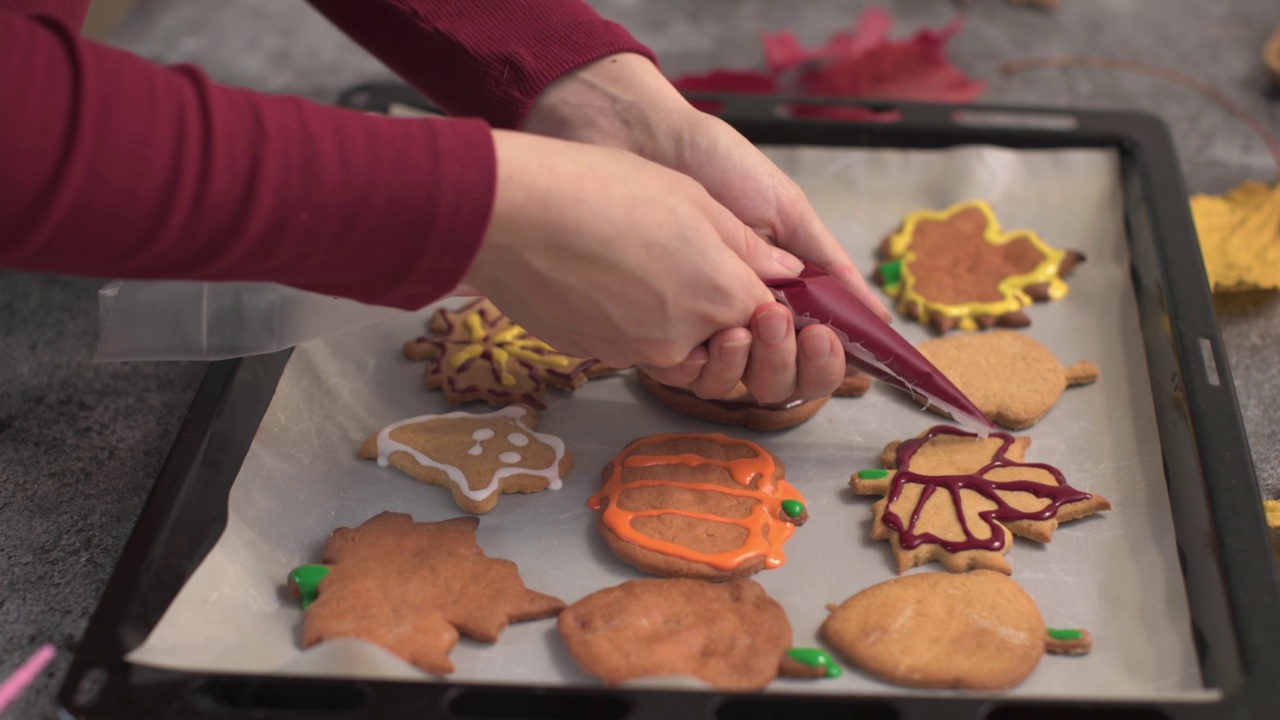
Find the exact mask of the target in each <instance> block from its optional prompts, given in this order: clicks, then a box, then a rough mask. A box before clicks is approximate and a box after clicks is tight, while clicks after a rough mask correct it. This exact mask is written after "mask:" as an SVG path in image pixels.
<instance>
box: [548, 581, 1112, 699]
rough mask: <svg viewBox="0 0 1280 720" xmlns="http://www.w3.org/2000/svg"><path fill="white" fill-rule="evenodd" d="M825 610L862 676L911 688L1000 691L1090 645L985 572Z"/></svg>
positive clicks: (830, 637)
mask: <svg viewBox="0 0 1280 720" xmlns="http://www.w3.org/2000/svg"><path fill="white" fill-rule="evenodd" d="M827 609H828V610H830V611H831V614H830V615H828V616H827V619H826V620H825V621H824V622H823V623H822V627H821V628H820V629H819V631H818V633H819V634H820V635H821V636H822V639H823V640H824V641H826V642H827V643H828V644H829V645H830V646H831V647H833V648H835V650H836V652H837V653H839V654H840V655H841V656H842V657H844V658H845V659H846V660H848V661H849V662H850V663H852V664H853V665H856V666H857V667H859V668H861V669H862V670H864V671H866V672H868V673H870V674H872V675H875V676H876V677H878V678H880V679H882V680H887V681H889V682H892V683H897V684H899V685H907V686H910V687H924V688H964V689H966V690H1004V689H1007V688H1011V687H1013V686H1014V685H1017V684H1018V683H1020V682H1022V681H1023V680H1025V679H1026V678H1027V676H1028V675H1030V674H1031V671H1032V670H1035V668H1036V665H1038V664H1039V663H1040V658H1041V657H1042V656H1043V655H1044V654H1045V653H1046V652H1050V653H1059V654H1068V655H1083V654H1084V653H1087V652H1089V649H1090V647H1091V646H1092V639H1091V638H1090V636H1089V633H1088V632H1087V631H1084V630H1074V629H1071V630H1058V629H1053V628H1046V627H1045V626H1044V620H1043V619H1041V617H1040V609H1039V608H1037V607H1036V603H1035V601H1034V600H1032V599H1031V596H1030V595H1028V594H1027V592H1026V591H1025V590H1023V589H1022V587H1021V586H1019V585H1018V584H1017V583H1015V582H1014V581H1013V580H1010V579H1009V578H1007V577H1005V576H1004V575H1001V574H1000V573H996V572H991V571H989V570H974V571H973V572H968V573H962V574H959V575H953V574H951V573H920V574H917V575H908V576H906V577H900V578H896V579H893V580H889V581H888V582H882V583H879V584H878V585H872V586H871V587H869V588H867V589H865V590H863V591H861V592H859V593H857V594H856V595H854V596H852V597H850V598H849V599H848V600H845V601H844V602H843V603H841V604H840V606H839V607H836V606H835V605H828V606H827ZM560 617H561V618H562V620H561V622H563V618H564V616H563V615H561V616H560Z"/></svg>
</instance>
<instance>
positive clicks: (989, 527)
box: [849, 425, 1111, 575]
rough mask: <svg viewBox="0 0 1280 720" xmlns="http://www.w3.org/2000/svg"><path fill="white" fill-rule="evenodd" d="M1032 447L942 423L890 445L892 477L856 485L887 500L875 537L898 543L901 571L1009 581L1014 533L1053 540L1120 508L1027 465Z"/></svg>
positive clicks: (863, 476) (859, 477)
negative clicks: (996, 575)
mask: <svg viewBox="0 0 1280 720" xmlns="http://www.w3.org/2000/svg"><path fill="white" fill-rule="evenodd" d="M1030 445H1031V439H1030V438H1026V437H1019V438H1015V437H1013V436H1012V435H1009V434H1007V433H1000V432H996V433H991V435H990V437H987V438H985V439H980V438H978V436H977V435H974V434H973V433H968V432H965V431H963V430H959V429H957V428H953V427H949V426H944V425H939V426H937V427H933V428H930V429H929V430H926V431H925V432H924V433H921V435H920V436H919V437H917V438H914V439H912V440H907V441H906V442H901V443H899V442H892V443H889V444H888V445H887V446H886V447H885V449H884V453H883V454H882V455H881V457H880V460H881V462H882V463H883V464H884V466H885V468H887V470H863V471H861V472H858V473H857V474H855V475H854V476H853V478H852V479H851V480H850V482H849V484H850V485H851V486H853V489H854V491H855V492H857V493H858V494H859V495H884V496H885V497H884V498H883V499H882V500H879V501H878V502H876V503H875V504H874V505H872V506H871V513H872V516H873V522H872V525H871V537H873V538H875V539H876V540H889V541H890V543H891V544H892V546H893V556H894V559H895V560H896V561H897V565H898V572H899V573H903V572H906V571H907V570H909V569H911V568H913V567H915V566H917V565H923V564H925V563H927V562H931V561H933V560H937V561H939V562H941V563H942V566H943V567H945V568H946V569H948V570H950V571H952V572H965V571H966V570H975V569H980V568H985V569H988V570H998V571H1000V572H1002V573H1005V574H1006V575H1007V574H1009V573H1010V572H1012V570H1011V569H1010V567H1009V563H1008V562H1006V561H1005V559H1004V557H1003V555H1004V554H1005V553H1007V552H1009V545H1010V543H1011V541H1012V539H1013V538H1012V534H1016V535H1021V536H1022V537H1025V538H1029V539H1031V540H1036V541H1038V542H1049V540H1050V537H1051V536H1052V534H1053V531H1054V529H1056V528H1057V527H1058V523H1062V522H1067V521H1068V520H1075V519H1077V518H1082V517H1085V516H1087V515H1092V514H1093V513H1095V512H1098V511H1099V510H1110V509H1111V503H1110V502H1108V501H1107V499H1106V498H1104V497H1102V496H1101V495H1091V494H1089V493H1086V492H1082V491H1080V490H1077V489H1075V488H1073V487H1071V486H1070V485H1068V484H1067V481H1066V479H1065V478H1064V477H1063V476H1062V473H1061V472H1059V471H1058V470H1057V468H1054V467H1051V466H1049V465H1042V464H1036V463H1024V462H1022V459H1023V454H1024V453H1025V452H1026V449H1027V448H1028V447H1030ZM1011 533H1012V534H1011Z"/></svg>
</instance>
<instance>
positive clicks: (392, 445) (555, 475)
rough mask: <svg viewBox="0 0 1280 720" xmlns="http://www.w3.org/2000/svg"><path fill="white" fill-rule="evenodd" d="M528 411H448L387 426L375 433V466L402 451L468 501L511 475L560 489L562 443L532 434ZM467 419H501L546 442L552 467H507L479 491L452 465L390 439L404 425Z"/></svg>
mask: <svg viewBox="0 0 1280 720" xmlns="http://www.w3.org/2000/svg"><path fill="white" fill-rule="evenodd" d="M528 413H529V411H528V410H527V409H525V408H523V407H520V406H518V405H509V406H507V407H504V408H501V409H499V410H495V411H493V412H490V413H482V414H472V413H468V412H451V413H446V414H444V415H419V416H418V417H413V418H409V419H408V420H401V421H400V422H398V423H394V424H392V425H388V426H386V427H385V428H383V429H382V430H381V431H380V432H379V433H378V465H380V466H381V467H386V466H387V465H389V464H390V461H389V459H388V458H390V457H391V453H393V452H405V453H409V455H411V456H413V459H414V460H417V461H418V464H419V465H425V466H426V467H432V468H435V469H437V470H441V471H443V472H444V473H445V474H446V475H448V476H449V479H450V480H452V481H453V484H454V485H457V486H458V491H459V492H461V493H462V494H463V495H465V496H467V497H468V498H470V499H471V500H474V501H477V502H479V501H481V500H484V499H485V498H487V497H489V496H490V495H492V494H493V493H494V492H495V491H497V489H498V481H500V480H502V478H504V477H508V476H510V475H539V476H541V477H544V478H546V479H547V487H548V488H550V489H551V490H559V489H560V486H561V484H562V483H561V480H560V461H561V460H563V459H564V442H563V441H562V440H561V439H560V438H558V437H556V436H555V435H547V434H546V433H540V432H534V431H533V430H531V429H530V428H529V427H528V426H527V425H525V424H524V422H523V420H524V416H525V415H527V414H528ZM455 418H457V419H468V420H488V419H490V418H502V419H507V420H510V421H511V422H512V423H514V424H515V425H516V426H517V427H519V428H520V431H521V432H523V433H525V434H526V435H528V436H530V437H533V438H534V439H536V440H539V441H541V442H544V443H546V444H547V445H549V446H551V449H552V450H554V451H555V457H554V458H553V459H552V460H551V464H550V465H548V466H547V467H545V468H542V469H541V470H538V469H535V468H526V467H517V466H508V467H501V468H498V469H497V470H496V471H495V472H494V473H493V477H492V478H490V479H489V483H488V484H487V485H485V486H484V487H483V488H481V489H479V490H473V489H472V488H471V486H470V485H469V484H468V483H467V475H466V473H464V472H462V469H461V468H459V467H456V466H454V465H448V464H446V463H442V462H438V461H436V460H433V459H431V458H429V457H427V456H426V455H425V454H424V453H422V452H421V451H419V450H416V449H414V448H411V447H409V446H408V445H405V444H404V443H402V442H399V441H396V440H392V439H391V433H392V432H393V431H395V430H396V429H398V428H402V427H404V426H405V425H412V424H414V423H420V422H426V421H428V420H452V419H455Z"/></svg>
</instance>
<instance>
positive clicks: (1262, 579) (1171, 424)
mask: <svg viewBox="0 0 1280 720" xmlns="http://www.w3.org/2000/svg"><path fill="white" fill-rule="evenodd" d="M690 98H691V99H694V100H697V101H702V102H710V103H715V104H717V105H718V109H717V112H716V114H718V115H719V116H720V117H721V118H722V119H725V120H726V121H728V122H729V123H730V124H732V125H734V126H735V127H736V128H738V129H739V130H740V131H742V132H743V133H744V135H746V136H747V137H748V138H750V139H752V141H753V142H758V143H761V144H770V143H771V140H770V138H779V137H782V138H796V137H803V138H805V141H804V142H796V141H794V140H793V141H791V142H790V143H788V144H805V145H841V146H855V147H856V146H863V147H867V146H878V147H903V148H912V149H917V148H920V149H924V148H945V147H950V146H955V145H972V144H988V145H995V146H1002V147H1010V148H1016V149H1032V148H1039V149H1052V148H1068V147H1075V148H1079V147H1114V148H1116V149H1117V150H1119V153H1120V156H1121V158H1122V173H1123V174H1124V183H1123V184H1124V186H1125V195H1126V197H1125V216H1126V224H1127V226H1128V227H1127V228H1126V230H1127V232H1126V235H1127V236H1128V240H1129V244H1130V247H1131V250H1132V251H1133V256H1134V257H1133V260H1132V266H1131V270H1132V280H1133V289H1134V292H1135V293H1136V294H1137V296H1138V303H1139V313H1140V321H1141V325H1142V329H1143V342H1144V347H1145V349H1146V355H1147V361H1148V375H1149V377H1150V380H1151V383H1152V394H1153V400H1154V401H1155V403H1156V406H1157V407H1156V416H1157V425H1158V429H1159V434H1160V438H1161V449H1162V454H1163V455H1164V456H1165V458H1164V459H1165V474H1166V481H1167V482H1168V483H1169V493H1170V502H1171V508H1172V510H1173V512H1174V524H1175V534H1176V536H1177V538H1178V545H1179V547H1178V556H1179V560H1180V561H1181V564H1182V569H1183V573H1184V580H1185V581H1186V582H1184V585H1185V586H1186V590H1187V594H1188V603H1189V605H1190V610H1191V616H1192V620H1193V634H1194V635H1195V639H1196V644H1197V649H1198V651H1199V656H1200V657H1199V660H1200V666H1201V671H1202V677H1203V679H1204V680H1205V685H1206V689H1208V690H1218V691H1219V692H1220V693H1221V694H1220V697H1219V699H1218V700H1217V701H1206V700H1200V699H1187V700H1177V701H1156V702H1141V701H1137V702H1135V701H1112V700H1098V699H1090V698H1084V699H1081V700H1079V701H1066V700H1056V699H1055V700H1044V701H1037V700H1034V699H1026V698H1009V699H1003V698H1001V697H999V696H991V697H987V696H972V697H969V696H965V697H955V696H941V695H936V696H934V695H918V696H911V695H908V696H899V695H868V696H843V695H841V696H821V695H808V694H805V695H793V696H791V695H786V694H781V693H770V694H768V695H747V696H735V695H733V694H726V693H715V692H709V691H708V692H686V691H666V690H639V689H626V690H617V689H580V688H571V689H569V688H538V687H536V686H519V685H483V684H472V683H467V684H458V683H450V682H448V681H444V682H438V683H398V682H387V681H351V680H347V679H336V678H335V679H309V678H279V677H265V676H253V675H233V674H208V673H188V672H178V671H170V670H161V669H157V668H149V667H144V666H136V665H130V664H129V663H127V662H126V661H125V660H124V655H125V653H127V651H128V650H130V649H132V647H136V646H137V644H139V643H140V642H142V640H143V639H145V637H146V633H147V632H149V631H150V629H151V628H152V627H154V625H155V623H156V622H158V620H159V618H160V615H161V614H162V613H163V611H164V609H165V608H166V607H167V606H168V603H169V602H170V601H171V600H172V598H173V597H174V596H175V595H176V593H177V592H178V590H179V589H180V588H181V587H182V584H183V583H185V581H186V579H187V578H188V577H189V576H190V574H191V573H192V572H194V570H195V568H196V567H197V566H198V565H199V563H200V562H201V561H202V560H203V558H204V556H205V555H206V554H207V553H208V551H209V550H210V549H211V548H212V546H213V544H214V543H215V542H216V541H217V538H218V537H219V536H220V534H221V531H222V529H223V527H224V526H225V522H226V507H225V505H226V503H225V500H226V493H227V491H229V489H230V486H231V483H232V482H234V479H235V476H236V475H237V473H238V471H239V467H240V464H241V462H242V461H243V459H244V454H245V452H247V450H248V447H249V443H250V442H251V441H252V435H253V431H254V430H256V427H257V424H258V422H259V421H260V420H261V418H262V416H263V414H264V413H265V411H266V409H267V405H268V404H269V403H270V400H271V398H272V396H273V395H274V391H275V386H276V383H277V382H278V380H279V378H280V375H281V374H282V373H283V371H284V367H285V364H286V363H287V360H288V357H289V355H290V352H291V351H289V350H284V351H280V352H277V353H272V354H269V355H261V356H254V357H248V358H239V359H234V360H226V361H219V362H215V363H212V364H211V365H210V367H209V370H208V372H207V374H206V376H205V379H204V381H203V382H202V384H201V386H200V389H199V390H198V391H197V394H196V396H195V398H194V400H193V401H192V404H191V407H190V409H189V411H188V413H187V416H186V417H185V419H184V421H183V424H182V427H181V429H180V430H179V433H178V436H177V438H176V439H175V441H174V443H173V445H172V447H171V449H170V452H169V455H168V457H167V458H166V460H165V463H164V466H163V467H162V468H161V471H160V473H159V475H158V477H157V479H156V483H155V486H154V487H153V489H152V491H151V494H150V496H149V497H148V500H147V502H146V504H145V505H144V507H143V510H142V513H141V514H140V516H139V520H138V522H137V524H136V526H135V528H134V531H133V533H132V534H131V536H130V538H129V541H128V542H127V544H126V546H125V549H124V551H123V553H122V556H121V559H120V561H119V562H118V563H117V566H116V569H115V571H114V572H113V574H112V576H111V579H110V581H109V582H108V585H107V588H106V590H105V592H104V593H103V596H102V599H101V600H100V602H99V605H98V608H97V609H96V610H95V612H94V614H93V616H92V618H91V620H90V623H89V625H88V627H87V629H86V631H85V634H84V637H83V640H82V643H81V647H80V650H79V652H77V653H76V656H75V658H74V660H73V662H72V665H71V668H70V670H69V671H68V673H67V676H66V678H65V680H64V683H63V686H62V688H61V690H60V692H59V695H58V698H59V702H60V704H61V705H62V708H63V709H62V710H61V712H62V714H63V715H64V716H66V717H102V718H108V717H111V718H114V717H133V716H136V714H137V713H139V712H143V713H144V714H145V716H147V717H161V716H170V715H181V716H182V717H215V716H222V715H224V714H225V713H226V711H227V709H229V708H242V709H246V710H248V709H257V710H268V709H270V708H277V709H279V710H280V711H282V714H280V716H281V717H284V716H288V715H295V714H298V713H301V714H303V715H305V714H306V713H308V712H316V711H319V710H322V709H327V708H330V707H331V706H333V707H335V708H341V707H346V706H345V705H344V704H343V703H344V702H354V700H355V699H356V698H357V696H358V700H359V702H358V703H354V704H353V705H351V710H352V711H353V712H355V713H357V714H362V715H363V714H366V713H368V714H375V715H376V716H378V717H383V716H387V717H392V716H405V717H407V716H409V715H410V714H412V715H413V716H415V717H420V716H422V715H424V714H426V713H430V716H438V717H459V716H469V715H465V714H464V715H458V714H455V712H454V711H453V710H458V711H465V709H466V708H465V707H463V706H466V705H467V703H472V704H475V703H479V705H477V707H481V708H489V709H490V710H492V709H494V708H497V709H498V710H500V711H501V710H503V709H504V708H505V709H506V710H507V711H510V712H517V713H525V714H528V713H532V712H535V711H536V709H537V707H536V706H537V703H538V702H543V703H551V704H552V705H551V706H554V708H555V709H556V710H557V711H563V710H567V709H571V707H570V706H576V707H579V708H586V709H590V710H591V711H592V714H582V715H580V716H581V717H605V716H616V717H631V718H640V717H654V718H658V717H662V716H671V715H673V714H674V715H678V716H683V715H685V714H697V715H701V716H711V715H719V716H729V717H757V716H759V717H764V716H765V715H761V714H759V713H761V712H764V711H765V710H766V709H767V708H769V707H773V708H777V709H779V710H782V711H787V712H792V711H795V710H801V709H803V710H804V711H805V712H806V713H807V714H810V715H815V716H817V717H825V716H826V714H830V713H831V712H833V711H838V712H840V713H849V712H856V713H857V715H858V716H859V717H861V716H863V715H865V716H867V717H888V718H892V717H904V718H905V717H933V716H944V715H945V716H947V717H992V718H1005V717H1010V718H1012V717H1023V716H1031V715H1035V714H1040V713H1046V712H1048V713H1055V714H1054V717H1058V715H1057V713H1066V715H1064V716H1069V717H1074V716H1075V714H1077V713H1078V714H1083V713H1084V712H1096V711H1099V710H1113V711H1115V712H1117V713H1122V714H1125V715H1124V716H1125V717H1128V716H1129V715H1128V714H1132V715H1133V716H1134V717H1169V718H1184V717H1185V718H1200V717H1206V718H1207V717H1215V718H1216V717H1240V718H1249V717H1258V718H1262V717H1274V716H1280V684H1277V683H1275V682H1274V678H1277V677H1280V613H1277V609H1280V583H1278V582H1277V573H1276V570H1275V566H1274V564H1273V561H1272V557H1271V553H1270V548H1269V543H1268V538H1267V533H1266V526H1265V521H1264V517H1263V513H1262V506H1261V502H1260V497H1259V496H1258V490H1257V484H1256V479H1255V476H1254V471H1253V463H1252V456H1251V454H1250V452H1249V447H1248V442H1247V438H1246V436H1245V433H1244V423H1243V419H1242V417H1241V415H1240V409H1239V404H1238V402H1237V399H1236V394H1235V389H1234V383H1233V382H1232V379H1231V374H1230V366H1229V364H1228V362H1227V359H1226V353H1225V350H1224V346H1223V343H1222V339H1221V336H1220V334H1219V331H1218V327H1217V321H1216V318H1215V316H1214V314H1213V306H1212V300H1211V296H1210V293H1209V289H1208V285H1207V282H1206V280H1205V273H1204V265H1203V261H1202V259H1201V256H1200V253H1199V245H1198V242H1197V240H1196V235H1195V231H1194V225H1193V223H1192V220H1191V215H1190V209H1189V206H1188V204H1187V203H1186V198H1187V193H1186V188H1185V186H1184V184H1183V181H1182V177H1181V173H1180V170H1179V167H1178V163H1177V157H1176V153H1175V151H1174V147H1173V142H1172V138H1171V137H1170V135H1169V132H1168V129H1167V128H1166V126H1165V125H1164V123H1163V122H1162V121H1161V120H1160V119H1159V118H1157V117H1155V116H1153V115H1149V114H1145V113H1134V112H1114V111H1076V110H1070V109H1065V108H1043V107H1019V106H1012V105H982V104H975V105H932V104H917V103H900V102H895V101H875V100H854V101H851V100H847V99H835V98H812V97H804V98H796V97H777V96H760V95H727V94H697V95H691V96H690ZM392 103H400V104H405V105H410V106H416V107H422V108H429V107H430V105H429V103H426V102H425V101H424V100H423V99H422V98H421V96H419V95H417V93H416V92H415V91H413V90H412V89H410V88H408V87H406V86H402V85H381V84H374V85H362V86H358V87H355V88H352V89H351V90H348V91H347V92H345V93H343V95H342V97H341V99H340V104H342V105H345V106H348V107H354V108H358V109H362V110H375V111H385V110H386V109H387V108H388V107H389V106H390V105H391V104H392ZM796 105H811V106H812V105H823V106H838V107H858V108H864V109H869V110H873V111H875V112H878V113H889V114H892V115H893V117H894V119H893V121H891V122H882V121H869V122H860V121H859V122H854V121H845V120H824V119H817V118H807V117H805V118H801V117H794V116H790V113H788V112H787V111H788V109H790V108H792V107H794V106H796ZM966 112H968V113H980V114H995V115H1000V114H1003V115H1007V116H1009V117H1011V118H1015V119H1016V118H1023V119H1024V120H1026V119H1030V120H1032V121H1033V122H1030V123H1024V124H1018V125H1014V126H1010V125H1008V124H1004V125H1001V124H999V123H997V124H994V125H992V124H987V125H981V126H976V127H975V126H971V125H961V124H958V123H957V122H956V120H957V118H958V114H959V113H966ZM1046 117H1058V118H1061V117H1067V118H1071V119H1072V120H1074V127H1073V128H1072V129H1069V130H1068V129H1046V128H1045V127H1044V126H1043V124H1042V123H1040V124H1037V123H1036V122H1034V121H1035V120H1036V119H1037V118H1046ZM1144 223H1145V224H1146V227H1145V228H1144V227H1143V224H1144ZM1142 232H1146V233H1147V234H1148V236H1149V239H1150V241H1151V242H1152V243H1153V245H1152V247H1150V248H1147V247H1145V246H1143V247H1138V246H1137V245H1135V243H1136V240H1135V233H1142ZM1141 239H1142V238H1139V240H1141ZM1144 253H1145V254H1144ZM1140 257H1144V258H1145V259H1143V260H1141V262H1140ZM1140 265H1141V266H1140ZM1165 287H1176V288H1177V292H1176V293H1170V292H1167V291H1165V290H1164V288H1165ZM1153 311H1154V312H1155V313H1156V315H1157V316H1156V317H1153V316H1152V315H1153ZM1202 342H1207V350H1208V352H1210V353H1211V355H1212V357H1213V360H1214V362H1215V364H1216V370H1217V378H1218V382H1217V383H1216V384H1213V383H1211V382H1210V381H1209V378H1208V377H1207V375H1206V366H1207V361H1206V359H1205V356H1204V354H1203V352H1204V350H1203V349H1202ZM1153 354H1154V357H1153ZM1170 369H1171V370H1172V373H1171V374H1170V375H1169V376H1168V377H1167V378H1166V377H1162V374H1163V373H1164V372H1167V371H1169V370H1170ZM1157 370H1159V371H1160V372H1159V373H1157V372H1156V371H1157ZM1184 435H1186V436H1189V438H1188V439H1189V440H1190V442H1187V443H1185V444H1182V443H1175V442H1173V441H1174V440H1177V439H1179V437H1175V436H1184ZM1171 455H1172V456H1173V460H1174V467H1173V474H1172V476H1171V475H1170V465H1169V462H1170V456H1171ZM1188 465H1192V466H1193V467H1188ZM1189 473H1191V474H1196V475H1198V476H1199V482H1198V483H1196V482H1192V480H1194V478H1192V480H1188V479H1187V478H1188V477H1189ZM219 496H220V497H221V502H217V498H218V497H219ZM211 501H212V502H211ZM194 516H200V517H201V518H202V520H203V522H200V523H197V522H195V519H196V518H195V517H194ZM1206 533H1207V534H1206ZM1189 535H1190V536H1192V538H1193V539H1194V540H1196V542H1192V541H1189V540H1188V539H1187V536H1189ZM157 541H163V542H157ZM148 579H158V580H157V584H159V585H164V586H166V587H169V586H172V591H171V592H168V591H165V592H159V593H156V592H150V590H151V588H150V587H146V586H144V585H143V583H144V582H146V581H147V580H148ZM1193 579H1197V580H1199V581H1200V582H1198V583H1197V586H1196V587H1193V583H1192V580H1193ZM1215 580H1216V581H1217V582H1216V583H1214V581H1215ZM1203 582H1210V583H1211V584H1214V585H1215V586H1214V587H1209V588H1204V587H1201V586H1202V585H1203ZM175 583H176V584H175ZM152 587H154V586H152ZM164 595H167V597H161V596H164ZM148 596H149V597H148ZM157 606H158V609H157ZM1202 628H1208V631H1207V632H1205V631H1203V630H1202ZM344 693H345V695H344ZM535 697H536V698H541V700H531V698H535ZM344 698H346V699H345V700H344ZM743 698H750V699H751V700H750V702H748V703H742V702H741V700H742V699H743ZM610 699H612V700H610ZM610 702H613V703H618V702H620V703H623V705H621V706H619V705H616V704H614V705H610V704H609V703H610ZM459 703H461V705H459ZM486 703H488V704H487V705H486ZM531 703H533V704H532V705H531ZM601 703H604V704H601ZM606 706H608V707H606ZM548 707H550V706H548ZM618 707H622V708H623V709H624V710H625V712H623V714H616V713H612V712H611V711H610V710H609V708H613V709H616V708H618ZM450 708H453V710H450ZM735 708H736V709H735ZM734 713H739V714H734ZM742 713H745V714H742ZM824 713H825V714H824ZM1126 713H1127V714H1126ZM1273 713H1274V714H1273ZM475 716H480V717H491V716H494V715H487V714H480V715H475ZM535 716H547V717H554V716H558V715H545V714H544V715H535Z"/></svg>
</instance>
